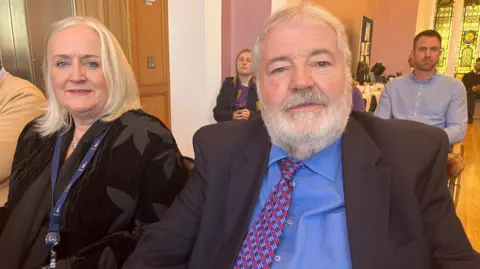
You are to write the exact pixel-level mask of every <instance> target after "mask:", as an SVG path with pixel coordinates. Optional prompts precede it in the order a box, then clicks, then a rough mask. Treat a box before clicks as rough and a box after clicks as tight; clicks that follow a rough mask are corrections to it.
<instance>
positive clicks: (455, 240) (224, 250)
mask: <svg viewBox="0 0 480 269" xmlns="http://www.w3.org/2000/svg"><path fill="white" fill-rule="evenodd" d="M193 144H194V149H195V161H196V162H195V169H194V172H193V174H192V176H191V177H190V179H189V180H188V182H187V185H186V187H185V189H184V190H183V191H182V193H181V194H180V195H179V196H178V197H177V199H176V201H175V202H174V203H173V204H172V206H171V207H170V209H169V210H168V211H167V213H166V214H165V217H164V218H163V219H162V221H160V222H157V223H154V224H152V225H151V226H149V227H148V228H147V230H146V231H145V234H144V235H143V237H142V239H141V240H140V242H139V243H138V245H137V248H136V250H135V252H134V253H133V254H132V256H130V258H129V259H128V261H127V262H126V264H125V266H124V268H123V269H186V268H189V269H225V268H232V267H233V264H234V262H235V259H236V257H237V255H238V252H239V250H240V248H241V245H242V242H243V239H244V237H245V235H246V234H247V232H248V225H249V222H250V219H251V216H252V213H253V210H254V208H255V205H256V202H257V199H258V193H259V191H260V188H261V186H262V182H263V179H264V176H265V171H266V167H267V162H268V157H269V152H270V147H271V142H270V139H269V136H268V133H267V130H266V129H265V127H264V125H263V123H262V121H261V120H250V121H231V122H225V123H218V124H215V125H211V126H207V127H204V128H202V129H200V130H199V131H198V132H197V133H196V135H195V136H194V138H193ZM448 149H449V145H448V138H447V135H446V134H445V132H443V131H442V130H440V129H438V128H435V127H432V126H428V125H425V124H421V123H418V122H412V121H404V120H383V119H380V118H376V117H374V116H370V115H368V114H367V113H364V112H355V111H354V112H352V115H351V117H350V121H349V123H348V125H347V128H346V131H345V132H344V136H343V140H342V161H343V181H344V187H345V189H344V192H345V208H346V218H347V228H348V239H349V242H350V253H351V258H352V266H353V269H367V268H368V269H385V268H388V269H405V268H408V269H426V268H429V269H439V268H442V269H478V268H480V260H479V257H478V254H477V253H476V252H475V251H474V250H473V249H472V246H471V245H470V243H469V241H468V239H467V237H466V235H465V232H464V230H463V228H462V224H461V223H460V221H459V219H458V218H457V216H456V214H455V208H454V206H453V203H452V199H451V196H450V193H449V191H448V189H447V176H446V173H445V167H446V164H447V154H448ZM412 153H414V154H412ZM317 268H322V266H321V265H318V266H317Z"/></svg>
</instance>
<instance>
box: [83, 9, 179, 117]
mask: <svg viewBox="0 0 480 269" xmlns="http://www.w3.org/2000/svg"><path fill="white" fill-rule="evenodd" d="M75 4H76V11H77V15H79V16H88V17H94V18H97V19H98V20H100V21H101V22H102V23H104V24H105V25H106V26H107V27H108V29H109V30H110V31H111V32H112V33H113V34H114V35H115V37H116V38H117V40H118V41H119V43H120V45H121V46H122V48H123V50H124V52H125V54H126V55H127V58H128V59H129V61H130V64H131V66H132V68H133V71H134V72H135V76H136V78H137V82H138V85H139V89H140V99H141V102H142V108H143V110H145V111H146V112H147V113H149V114H152V115H154V116H156V117H157V118H159V119H160V120H161V121H162V122H164V123H165V124H166V125H167V126H168V127H170V73H169V70H170V66H169V50H168V0H157V1H155V2H153V3H152V4H151V5H147V4H146V1H145V0H75Z"/></svg>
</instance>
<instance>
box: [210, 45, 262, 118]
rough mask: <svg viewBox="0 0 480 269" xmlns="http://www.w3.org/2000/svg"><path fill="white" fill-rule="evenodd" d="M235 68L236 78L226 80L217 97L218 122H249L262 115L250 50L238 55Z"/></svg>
mask: <svg viewBox="0 0 480 269" xmlns="http://www.w3.org/2000/svg"><path fill="white" fill-rule="evenodd" d="M235 66H236V76H235V77H227V78H225V80H224V81H223V85H222V88H221V89H220V93H219V94H218V96H217V105H216V106H215V108H214V109H213V117H214V118H215V120H216V121H217V122H221V121H229V120H232V119H233V120H248V119H251V118H255V117H257V116H259V115H260V113H259V112H260V107H259V105H258V95H257V85H256V84H255V79H254V76H253V71H252V52H251V50H250V49H244V50H242V51H240V52H239V53H238V55H237V58H236V65H235Z"/></svg>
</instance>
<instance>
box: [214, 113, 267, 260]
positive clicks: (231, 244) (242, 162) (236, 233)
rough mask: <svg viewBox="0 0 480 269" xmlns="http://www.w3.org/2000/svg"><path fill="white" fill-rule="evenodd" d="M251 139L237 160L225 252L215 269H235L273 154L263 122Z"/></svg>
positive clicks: (227, 206) (233, 172)
mask: <svg viewBox="0 0 480 269" xmlns="http://www.w3.org/2000/svg"><path fill="white" fill-rule="evenodd" d="M258 122H259V123H261V125H260V126H258V128H255V130H253V131H252V135H251V136H250V137H249V138H247V139H249V140H250V141H251V142H250V143H249V144H248V145H247V147H246V149H245V151H244V152H239V154H238V155H237V156H236V157H235V158H234V159H233V163H232V169H231V174H230V182H229V185H228V190H227V191H228V200H227V205H226V213H225V231H224V241H223V246H222V250H221V251H220V253H219V255H218V257H217V261H216V264H215V267H214V268H222V269H223V268H232V267H233V264H234V262H235V260H236V258H237V254H238V252H239V251H240V247H241V245H242V243H243V239H244V237H245V236H246V234H247V232H248V225H249V223H250V219H251V216H252V213H253V210H254V208H255V205H256V202H257V199H258V193H259V191H260V188H261V185H262V181H263V178H264V175H265V169H266V166H267V162H268V156H269V152H270V147H271V144H270V141H269V137H268V133H267V131H266V129H265V127H263V122H262V121H260V120H259V121H258Z"/></svg>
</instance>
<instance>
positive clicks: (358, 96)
mask: <svg viewBox="0 0 480 269" xmlns="http://www.w3.org/2000/svg"><path fill="white" fill-rule="evenodd" d="M352 110H356V111H365V101H364V100H363V96H362V92H361V91H360V89H359V88H358V87H356V86H353V87H352Z"/></svg>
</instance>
